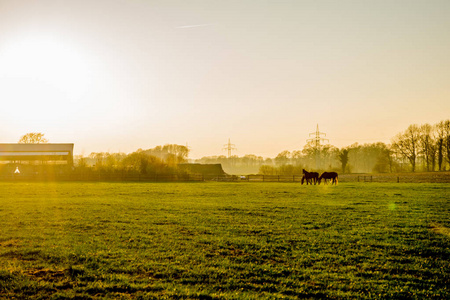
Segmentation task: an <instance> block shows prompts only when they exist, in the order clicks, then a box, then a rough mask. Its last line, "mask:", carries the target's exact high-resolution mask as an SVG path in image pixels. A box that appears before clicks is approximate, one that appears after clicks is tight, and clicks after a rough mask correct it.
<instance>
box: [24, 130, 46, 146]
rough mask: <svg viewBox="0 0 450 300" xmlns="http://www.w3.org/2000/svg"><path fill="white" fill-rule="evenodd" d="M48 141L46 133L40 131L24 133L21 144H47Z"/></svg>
mask: <svg viewBox="0 0 450 300" xmlns="http://www.w3.org/2000/svg"><path fill="white" fill-rule="evenodd" d="M45 143H48V140H47V139H46V138H44V134H43V133H40V132H30V133H27V134H25V135H23V136H22V137H21V138H20V140H19V144H45Z"/></svg>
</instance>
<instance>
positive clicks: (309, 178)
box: [302, 169, 319, 185]
mask: <svg viewBox="0 0 450 300" xmlns="http://www.w3.org/2000/svg"><path fill="white" fill-rule="evenodd" d="M305 179H306V185H308V184H311V185H312V184H313V182H314V184H316V183H317V181H318V180H319V173H317V172H308V171H306V170H305V169H303V177H302V184H303V182H304V181H305Z"/></svg>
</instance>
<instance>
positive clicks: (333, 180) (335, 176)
mask: <svg viewBox="0 0 450 300" xmlns="http://www.w3.org/2000/svg"><path fill="white" fill-rule="evenodd" d="M322 179H324V180H325V182H324V184H327V180H328V179H331V184H333V183H334V184H335V185H336V184H337V182H338V173H336V172H323V173H322V175H320V177H319V184H320V181H321V180H322Z"/></svg>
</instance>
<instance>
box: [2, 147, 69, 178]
mask: <svg viewBox="0 0 450 300" xmlns="http://www.w3.org/2000/svg"><path fill="white" fill-rule="evenodd" d="M73 146H74V144H0V164H1V173H16V174H19V173H17V172H15V171H14V170H20V174H24V173H25V174H26V173H28V174H30V173H33V174H38V173H47V172H49V171H50V170H51V171H52V172H58V173H61V172H67V171H70V170H72V167H73ZM19 166H20V167H19ZM44 166H45V167H44ZM49 166H53V167H52V168H50V167H49Z"/></svg>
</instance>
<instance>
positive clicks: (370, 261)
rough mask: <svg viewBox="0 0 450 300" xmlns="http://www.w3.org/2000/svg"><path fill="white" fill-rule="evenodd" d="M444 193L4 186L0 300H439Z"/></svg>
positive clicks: (271, 186)
mask: <svg viewBox="0 0 450 300" xmlns="http://www.w3.org/2000/svg"><path fill="white" fill-rule="evenodd" d="M449 192H450V186H449V185H448V184H376V183H370V184H363V183H361V184H358V183H342V184H340V185H338V186H323V185H322V186H302V185H300V184H298V183H164V184H161V183H73V182H72V183H64V182H63V183H0V230H1V231H0V298H2V299H3V298H6V299H8V298H11V299H12V298H16V299H27V298H29V299H75V298H76V299H109V298H112V299H165V298H166V299H191V298H192V299H298V298H340V299H349V298H373V299H379V298H385V299H393V298H417V299H433V298H434V299H448V298H449V297H450V291H449V286H450V260H449V258H450V231H449V229H448V228H449V227H450V218H449V216H450V214H449V213H450V201H449V200H450V193H449Z"/></svg>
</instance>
